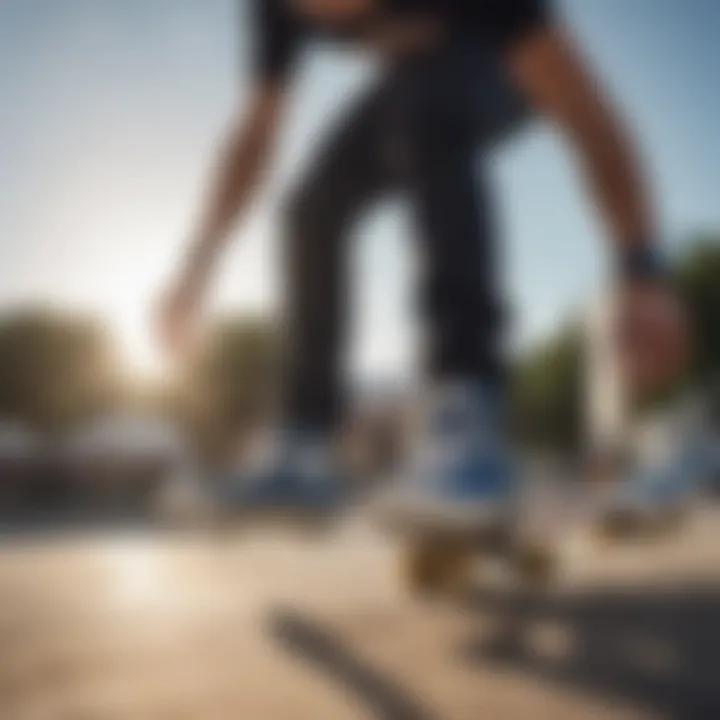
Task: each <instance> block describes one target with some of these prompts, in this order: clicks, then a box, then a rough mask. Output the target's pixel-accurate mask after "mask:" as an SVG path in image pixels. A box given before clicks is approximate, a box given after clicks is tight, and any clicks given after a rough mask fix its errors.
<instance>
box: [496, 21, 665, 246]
mask: <svg viewBox="0 0 720 720" xmlns="http://www.w3.org/2000/svg"><path fill="white" fill-rule="evenodd" d="M509 61H510V69H511V72H512V74H513V75H514V77H515V79H516V80H517V82H518V83H519V85H520V87H521V88H522V90H523V91H524V93H525V94H526V96H527V97H528V98H529V99H530V101H531V103H532V104H533V106H534V107H535V109H536V110H538V111H539V112H540V113H541V114H543V115H545V116H546V117H548V118H550V119H551V120H552V121H554V122H555V123H556V124H557V125H558V126H559V127H560V129H561V130H562V132H563V133H564V135H565V136H566V137H567V138H568V139H569V140H570V142H571V143H572V145H573V147H574V149H575V150H576V151H577V153H578V155H579V157H580V160H581V162H582V165H583V169H584V171H585V175H586V178H587V181H588V183H589V185H590V187H591V189H592V191H593V194H594V197H595V199H596V202H597V204H598V206H599V208H600V211H601V213H602V215H603V217H604V219H605V221H606V223H607V225H608V227H609V230H610V232H611V234H612V236H613V238H614V239H615V241H616V243H617V249H618V250H619V251H620V254H621V255H622V254H625V253H628V252H629V253H631V254H632V253H634V252H635V251H636V249H637V248H638V247H640V246H643V245H648V244H650V243H651V240H652V239H653V238H654V237H655V234H656V231H657V229H656V227H655V218H654V209H653V208H652V206H651V202H650V193H649V189H648V185H647V181H646V177H645V174H644V172H643V170H642V168H641V165H640V162H639V159H638V153H637V148H636V146H635V143H634V142H633V141H632V140H631V139H630V137H629V135H628V133H627V130H626V128H625V127H624V126H623V123H622V121H621V120H620V119H619V117H618V114H617V112H616V110H615V108H614V107H613V103H612V102H611V101H610V100H609V98H608V96H607V94H606V93H605V91H604V90H603V88H602V87H601V86H600V84H599V82H598V79H597V77H596V76H595V75H594V74H593V72H592V71H591V70H590V69H589V67H588V64H587V62H586V60H585V58H583V57H582V55H581V54H580V52H579V51H578V50H577V48H576V47H575V45H574V43H573V41H572V40H571V38H569V36H568V35H567V33H566V32H565V31H564V30H563V29H561V28H559V27H555V28H553V27H546V28H542V29H539V30H538V31H537V32H535V33H533V34H532V35H530V36H528V37H527V38H526V39H525V40H524V41H523V42H521V43H519V44H518V45H517V46H516V47H515V48H513V50H512V51H511V53H510V57H509Z"/></svg>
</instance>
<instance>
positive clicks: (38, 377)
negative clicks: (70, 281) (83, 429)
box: [0, 310, 119, 431]
mask: <svg viewBox="0 0 720 720" xmlns="http://www.w3.org/2000/svg"><path fill="white" fill-rule="evenodd" d="M118 391H119V386H118V382H117V372H116V362H115V357H114V353H113V351H112V346H111V343H110V340H109V338H108V336H107V333H106V332H105V330H104V328H103V327H102V326H101V325H99V324H98V323H96V322H93V321H91V320H84V319H70V318H69V317H65V316H62V315H60V314H57V313H51V312H48V311H43V310H25V311H20V312H15V313H9V314H6V315H5V317H3V318H0V415H3V416H6V417H13V418H17V419H21V420H23V421H26V422H28V423H30V424H32V425H33V426H35V427H37V428H39V429H41V430H47V431H52V430H62V429H64V428H66V427H68V426H70V425H72V424H74V423H77V422H80V421H82V420H84V419H86V418H88V417H89V416H91V415H93V414H95V413H98V412H101V411H102V410H104V409H106V408H107V407H108V406H109V405H111V404H112V403H113V402H114V400H115V399H116V397H117V393H118Z"/></svg>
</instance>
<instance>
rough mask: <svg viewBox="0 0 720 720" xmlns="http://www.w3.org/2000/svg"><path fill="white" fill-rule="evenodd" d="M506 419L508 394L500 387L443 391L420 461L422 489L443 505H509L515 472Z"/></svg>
mask: <svg viewBox="0 0 720 720" xmlns="http://www.w3.org/2000/svg"><path fill="white" fill-rule="evenodd" d="M506 415H507V412H506V407H505V403H504V397H503V393H502V392H501V390H499V389H498V388H496V387H493V386H489V385H488V386H482V385H476V384H458V385H453V386H450V387H446V388H443V389H441V390H440V391H439V395H438V398H437V400H436V404H435V406H434V407H433V408H432V409H431V417H430V422H429V432H428V436H427V438H426V444H425V446H424V448H423V449H422V452H421V457H420V459H419V460H420V467H419V487H420V488H421V489H422V488H423V487H424V488H425V489H426V491H427V492H429V493H430V494H431V495H432V494H435V496H436V497H437V500H438V501H439V502H443V501H446V502H447V501H449V502H461V503H462V502H478V501H485V500H487V501H488V502H492V503H495V502H498V501H506V500H509V499H510V498H511V496H512V494H513V491H514V486H515V483H514V479H515V472H514V467H513V461H512V457H511V453H510V451H509V447H508V438H507V436H506Z"/></svg>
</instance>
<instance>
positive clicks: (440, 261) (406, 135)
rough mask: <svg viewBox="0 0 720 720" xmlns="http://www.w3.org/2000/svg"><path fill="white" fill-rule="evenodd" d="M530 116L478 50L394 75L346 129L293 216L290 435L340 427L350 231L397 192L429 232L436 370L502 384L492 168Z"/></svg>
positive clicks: (422, 242) (429, 323) (446, 52)
mask: <svg viewBox="0 0 720 720" xmlns="http://www.w3.org/2000/svg"><path fill="white" fill-rule="evenodd" d="M525 115H526V113H525V108H524V105H523V103H522V101H521V99H520V98H519V97H518V95H517V94H516V92H515V91H514V89H513V88H512V87H511V85H510V83H509V82H508V80H507V79H506V77H505V74H504V68H503V67H502V64H501V61H500V59H499V58H497V57H496V56H495V55H494V53H493V52H492V51H490V50H489V49H488V48H486V47H485V46H483V45H482V44H481V43H480V42H477V41H475V42H467V43H456V44H455V45H453V46H452V47H447V48H444V49H443V50H442V51H437V52H435V53H433V54H431V55H426V56H424V57H422V58H416V59H414V60H413V61H412V62H408V63H405V64H403V65H399V66H397V67H394V68H392V69H391V70H390V71H388V73H387V75H386V76H385V77H384V78H383V79H382V81H381V82H380V83H379V84H378V85H377V87H374V88H373V89H372V90H371V91H370V92H369V93H368V94H367V95H366V96H365V97H363V98H362V99H361V101H360V102H359V103H358V104H356V105H355V106H354V107H353V108H352V110H351V111H350V112H349V114H348V115H347V116H346V117H345V118H344V120H343V121H342V122H341V123H339V125H338V127H337V128H336V129H335V131H334V132H333V133H332V134H331V136H330V137H329V138H328V140H327V142H326V143H325V144H324V147H323V148H322V149H321V151H320V153H319V155H318V157H317V158H316V160H315V162H314V163H313V164H312V166H311V168H310V169H309V171H308V172H307V173H306V175H305V176H304V178H303V179H302V181H301V182H300V184H299V187H298V189H297V190H296V191H295V192H294V193H293V194H292V197H291V199H290V202H289V204H288V209H287V215H286V224H287V227H286V232H287V238H286V240H287V246H286V253H287V254H286V263H285V264H286V273H287V277H286V288H287V293H288V295H287V297H286V312H287V329H288V342H289V344H288V348H287V363H286V377H285V380H286V382H287V388H286V391H287V395H286V400H287V407H286V412H287V418H286V421H287V422H288V423H290V424H292V425H302V426H311V427H315V428H320V429H326V428H330V427H332V426H333V425H335V424H336V423H337V421H338V419H339V416H340V412H341V401H342V394H343V393H342V382H343V378H342V371H343V368H342V367H341V366H342V351H343V347H344V341H345V334H346V332H345V331H346V324H347V318H348V297H347V287H348V282H347V279H348V256H349V253H348V250H349V248H348V245H349V238H350V236H351V232H350V231H351V230H352V228H353V225H354V223H355V222H356V221H357V220H358V218H359V216H360V215H361V214H362V213H363V212H364V211H366V210H367V209H368V208H370V207H372V205H373V203H374V202H376V201H377V200H378V198H380V197H382V196H384V195H385V194H387V193H388V192H392V191H397V190H400V191H402V192H403V193H405V194H406V195H407V197H408V199H409V202H410V204H411V207H412V211H413V215H414V219H415V222H416V226H417V236H418V242H419V250H420V251H421V254H422V260H423V263H422V267H423V280H422V282H423V287H422V293H421V295H422V301H421V305H422V311H423V315H424V319H425V322H426V327H427V347H428V358H427V364H428V372H429V373H430V374H431V375H432V376H434V377H437V378H465V379H473V378H477V379H488V378H495V377H497V376H498V375H500V374H501V373H502V369H503V368H502V366H503V360H502V351H501V345H502V342H501V340H502V338H501V335H502V322H501V314H502V309H501V302H500V300H501V298H500V295H499V288H498V287H497V286H498V282H497V281H498V275H499V272H498V265H497V258H496V243H495V231H494V228H493V217H492V212H491V208H490V200H489V198H488V190H487V187H486V182H487V179H486V177H485V168H484V167H483V160H484V158H485V157H486V156H487V154H488V152H489V150H490V149H491V148H492V147H494V146H495V145H496V144H497V142H498V141H499V140H500V139H502V138H504V137H506V136H507V135H508V133H509V132H511V131H512V130H513V129H514V128H516V127H517V126H518V125H519V124H520V122H521V121H522V119H523V118H524V117H525Z"/></svg>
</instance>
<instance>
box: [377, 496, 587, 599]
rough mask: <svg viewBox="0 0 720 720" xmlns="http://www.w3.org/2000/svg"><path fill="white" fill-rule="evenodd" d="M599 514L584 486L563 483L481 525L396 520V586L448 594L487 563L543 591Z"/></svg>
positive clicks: (576, 556) (580, 549)
mask: <svg viewBox="0 0 720 720" xmlns="http://www.w3.org/2000/svg"><path fill="white" fill-rule="evenodd" d="M599 513H600V505H599V503H598V502H597V495H596V494H595V493H593V492H592V491H591V489H589V488H584V487H578V486H572V487H570V486H564V487H558V488H556V489H554V490H552V491H550V490H549V489H547V488H543V489H541V490H540V491H536V492H533V493H524V494H523V496H522V497H521V498H520V499H519V500H518V501H517V502H516V503H515V506H514V507H513V508H512V509H511V510H509V511H508V512H507V513H506V514H505V516H504V517H502V518H499V519H497V520H496V521H495V522H494V523H493V524H491V525H490V524H485V525H484V526H483V527H478V528H473V529H469V528H462V529H461V528H452V527H448V526H444V527H442V526H439V525H432V524H431V523H428V522H418V523H416V524H413V523H412V522H407V523H404V524H398V523H395V524H394V526H393V528H392V531H393V532H394V534H395V535H396V536H397V537H399V539H400V543H401V557H400V574H401V579H402V582H403V585H404V586H405V587H406V588H407V589H408V590H409V591H410V592H411V593H413V594H418V595H426V594H436V593H454V592H458V591H462V590H464V589H466V588H468V587H469V586H471V585H472V583H473V582H474V580H475V578H476V571H478V570H481V569H482V567H483V566H488V565H492V566H494V567H495V568H499V569H501V570H503V571H505V573H506V574H509V576H510V577H511V578H513V579H514V580H515V581H517V582H519V583H520V584H521V586H523V587H524V588H527V589H535V590H542V589H549V588H551V587H553V586H554V585H556V584H557V583H559V582H560V580H561V579H562V578H563V577H564V576H565V575H566V574H567V573H568V571H570V570H571V569H572V567H573V565H574V564H575V563H577V562H578V561H580V560H581V558H582V555H583V553H584V551H585V550H587V549H589V548H590V547H591V546H592V545H594V544H596V542H597V540H598V539H599V537H600V534H599V533H598V527H599V522H598V518H599ZM386 528H388V529H389V526H386Z"/></svg>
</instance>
